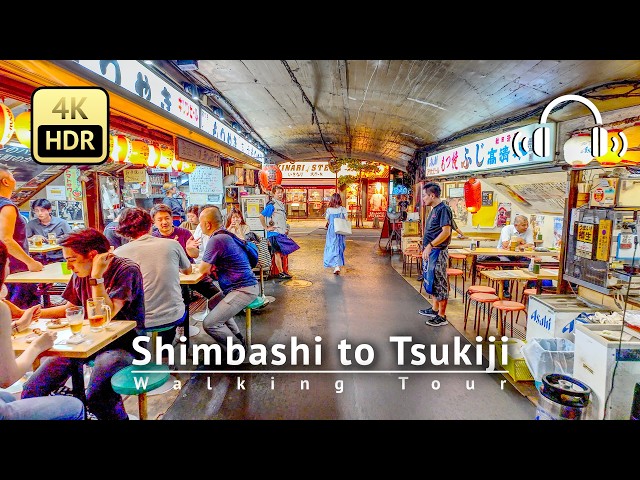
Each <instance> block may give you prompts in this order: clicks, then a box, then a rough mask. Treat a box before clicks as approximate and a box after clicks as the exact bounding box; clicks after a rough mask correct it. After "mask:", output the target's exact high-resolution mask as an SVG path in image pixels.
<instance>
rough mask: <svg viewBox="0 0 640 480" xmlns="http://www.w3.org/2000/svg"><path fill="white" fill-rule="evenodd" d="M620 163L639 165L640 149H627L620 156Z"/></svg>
mask: <svg viewBox="0 0 640 480" xmlns="http://www.w3.org/2000/svg"><path fill="white" fill-rule="evenodd" d="M620 165H632V166H636V165H640V149H633V150H631V149H629V150H627V153H625V154H624V157H622V161H621V162H620Z"/></svg>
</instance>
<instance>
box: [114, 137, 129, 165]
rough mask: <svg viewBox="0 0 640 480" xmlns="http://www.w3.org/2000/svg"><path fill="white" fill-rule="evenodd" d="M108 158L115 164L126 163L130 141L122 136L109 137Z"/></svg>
mask: <svg viewBox="0 0 640 480" xmlns="http://www.w3.org/2000/svg"><path fill="white" fill-rule="evenodd" d="M109 152H110V153H109V158H111V160H113V161H114V162H116V163H127V162H128V161H129V158H130V157H131V141H130V140H129V139H128V138H127V137H125V136H124V135H111V136H110V137H109Z"/></svg>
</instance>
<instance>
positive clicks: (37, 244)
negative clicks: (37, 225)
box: [33, 235, 44, 247]
mask: <svg viewBox="0 0 640 480" xmlns="http://www.w3.org/2000/svg"><path fill="white" fill-rule="evenodd" d="M43 240H44V237H43V236H42V235H34V236H33V245H34V246H35V247H41V246H42V241H43Z"/></svg>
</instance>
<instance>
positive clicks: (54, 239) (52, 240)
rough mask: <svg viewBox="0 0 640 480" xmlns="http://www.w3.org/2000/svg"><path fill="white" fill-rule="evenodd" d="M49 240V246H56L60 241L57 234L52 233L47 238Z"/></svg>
mask: <svg viewBox="0 0 640 480" xmlns="http://www.w3.org/2000/svg"><path fill="white" fill-rule="evenodd" d="M47 240H48V241H49V245H55V244H56V243H57V241H58V237H57V236H56V234H55V233H50V234H49V235H48V237H47Z"/></svg>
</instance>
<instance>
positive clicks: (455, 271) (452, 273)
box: [447, 268, 464, 298]
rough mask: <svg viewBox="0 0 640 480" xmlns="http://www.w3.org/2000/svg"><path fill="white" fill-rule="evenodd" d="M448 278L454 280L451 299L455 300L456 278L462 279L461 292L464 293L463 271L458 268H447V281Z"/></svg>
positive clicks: (456, 294)
mask: <svg viewBox="0 0 640 480" xmlns="http://www.w3.org/2000/svg"><path fill="white" fill-rule="evenodd" d="M450 277H453V278H454V283H453V297H454V298H457V296H458V277H462V292H463V293H464V271H462V270H460V269H459V268H447V280H449V278H450Z"/></svg>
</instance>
